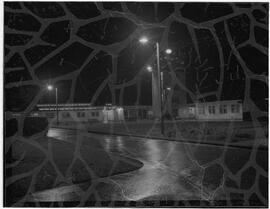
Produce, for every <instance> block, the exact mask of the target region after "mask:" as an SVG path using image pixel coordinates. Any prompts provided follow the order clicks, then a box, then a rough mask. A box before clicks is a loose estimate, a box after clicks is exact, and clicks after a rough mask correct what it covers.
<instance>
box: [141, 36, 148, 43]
mask: <svg viewBox="0 0 270 209" xmlns="http://www.w3.org/2000/svg"><path fill="white" fill-rule="evenodd" d="M139 41H140V43H142V44H146V43H147V42H148V39H147V38H146V37H142V38H141V39H140V40H139Z"/></svg>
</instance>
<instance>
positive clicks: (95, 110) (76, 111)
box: [32, 103, 151, 123]
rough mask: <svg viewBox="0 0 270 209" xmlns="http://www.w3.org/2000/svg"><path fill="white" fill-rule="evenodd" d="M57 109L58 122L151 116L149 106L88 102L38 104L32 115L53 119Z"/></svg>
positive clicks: (146, 117)
mask: <svg viewBox="0 0 270 209" xmlns="http://www.w3.org/2000/svg"><path fill="white" fill-rule="evenodd" d="M57 109H58V120H59V122H60V123H69V122H85V123H86V122H95V121H99V122H103V123H108V122H117V121H118V122H119V121H124V120H137V119H149V118H151V107H150V106H124V107H120V106H113V105H110V104H108V105H105V106H95V107H93V106H91V104H89V103H77V104H58V106H57V108H56V105H55V104H38V105H37V111H36V112H33V113H32V115H33V116H44V117H47V118H48V119H55V118H56V113H57Z"/></svg>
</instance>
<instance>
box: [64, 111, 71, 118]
mask: <svg viewBox="0 0 270 209" xmlns="http://www.w3.org/2000/svg"><path fill="white" fill-rule="evenodd" d="M62 115H63V118H69V117H70V114H69V112H63V114H62Z"/></svg>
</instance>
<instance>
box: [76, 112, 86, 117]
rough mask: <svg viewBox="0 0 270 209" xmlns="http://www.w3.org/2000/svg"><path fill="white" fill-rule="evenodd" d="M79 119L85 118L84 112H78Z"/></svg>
mask: <svg viewBox="0 0 270 209" xmlns="http://www.w3.org/2000/svg"><path fill="white" fill-rule="evenodd" d="M77 117H78V118H83V117H85V113H84V112H77Z"/></svg>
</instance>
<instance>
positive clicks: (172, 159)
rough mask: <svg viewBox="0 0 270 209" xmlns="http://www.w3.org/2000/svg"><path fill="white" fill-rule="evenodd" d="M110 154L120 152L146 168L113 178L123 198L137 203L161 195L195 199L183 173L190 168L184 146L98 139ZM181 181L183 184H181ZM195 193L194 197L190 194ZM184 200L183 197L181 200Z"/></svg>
mask: <svg viewBox="0 0 270 209" xmlns="http://www.w3.org/2000/svg"><path fill="white" fill-rule="evenodd" d="M99 140H100V142H101V143H103V144H104V148H105V150H106V151H108V152H118V153H120V154H124V155H126V156H128V157H135V158H136V159H138V160H140V161H141V162H143V163H144V166H143V167H142V168H141V169H139V170H135V171H132V172H129V173H126V174H121V175H118V176H112V177H111V179H112V180H113V182H117V185H118V186H120V187H121V189H122V193H123V196H124V197H125V198H126V199H128V200H133V201H138V200H141V199H144V198H149V197H152V196H160V195H168V194H169V195H170V196H175V198H176V199H177V198H180V196H181V195H182V196H183V195H185V196H194V193H193V192H194V191H192V190H189V191H187V190H186V189H185V186H186V185H184V184H186V183H185V182H184V181H183V178H184V176H183V175H182V174H183V173H181V171H183V170H185V169H187V168H188V166H189V165H190V164H191V162H190V161H189V159H188V158H187V157H186V155H185V151H184V149H183V146H179V145H178V144H177V143H175V142H167V141H162V140H151V139H143V138H132V139H128V138H124V137H120V136H118V137H116V138H115V137H108V136H107V137H106V138H104V139H102V138H100V139H99ZM181 178H182V180H181ZM191 193H192V194H191ZM181 198H182V197H181Z"/></svg>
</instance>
